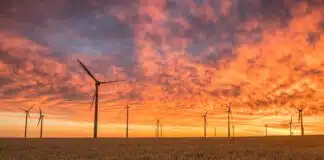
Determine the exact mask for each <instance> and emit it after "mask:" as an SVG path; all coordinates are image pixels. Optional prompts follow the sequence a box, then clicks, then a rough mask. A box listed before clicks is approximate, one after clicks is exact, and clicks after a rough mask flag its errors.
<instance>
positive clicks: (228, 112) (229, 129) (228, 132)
mask: <svg viewBox="0 0 324 160" xmlns="http://www.w3.org/2000/svg"><path fill="white" fill-rule="evenodd" d="M231 105H232V104H231V103H230V104H229V105H228V110H227V136H228V138H230V137H231V122H230V116H231V115H232V106H231Z"/></svg>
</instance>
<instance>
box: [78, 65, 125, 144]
mask: <svg viewBox="0 0 324 160" xmlns="http://www.w3.org/2000/svg"><path fill="white" fill-rule="evenodd" d="M78 62H79V63H80V65H81V66H82V68H83V69H84V70H85V71H86V72H87V74H88V75H89V76H90V77H91V78H92V79H93V80H94V82H95V86H96V87H95V93H94V96H93V99H92V103H91V107H92V105H93V102H95V115H94V127H93V138H97V132H98V97H99V94H98V92H99V86H100V85H101V84H107V83H114V82H119V81H121V80H114V81H105V82H101V81H98V80H97V79H96V78H95V77H94V76H93V74H92V73H91V72H90V71H89V70H88V68H87V67H86V66H85V65H84V64H83V63H82V62H81V61H80V60H79V59H78Z"/></svg>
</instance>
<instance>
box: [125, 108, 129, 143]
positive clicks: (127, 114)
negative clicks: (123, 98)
mask: <svg viewBox="0 0 324 160" xmlns="http://www.w3.org/2000/svg"><path fill="white" fill-rule="evenodd" d="M128 118H129V106H128V104H127V106H126V138H127V139H128V122H129V121H128Z"/></svg>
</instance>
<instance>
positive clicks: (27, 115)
mask: <svg viewBox="0 0 324 160" xmlns="http://www.w3.org/2000/svg"><path fill="white" fill-rule="evenodd" d="M33 107H34V105H32V106H31V107H30V108H29V109H27V110H26V109H22V108H19V109H20V110H23V111H25V113H26V116H25V138H27V125H28V118H29V119H30V115H29V112H30V110H31V109H32V108H33Z"/></svg>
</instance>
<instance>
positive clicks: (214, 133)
mask: <svg viewBox="0 0 324 160" xmlns="http://www.w3.org/2000/svg"><path fill="white" fill-rule="evenodd" d="M214 136H215V137H216V127H215V131H214Z"/></svg>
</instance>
